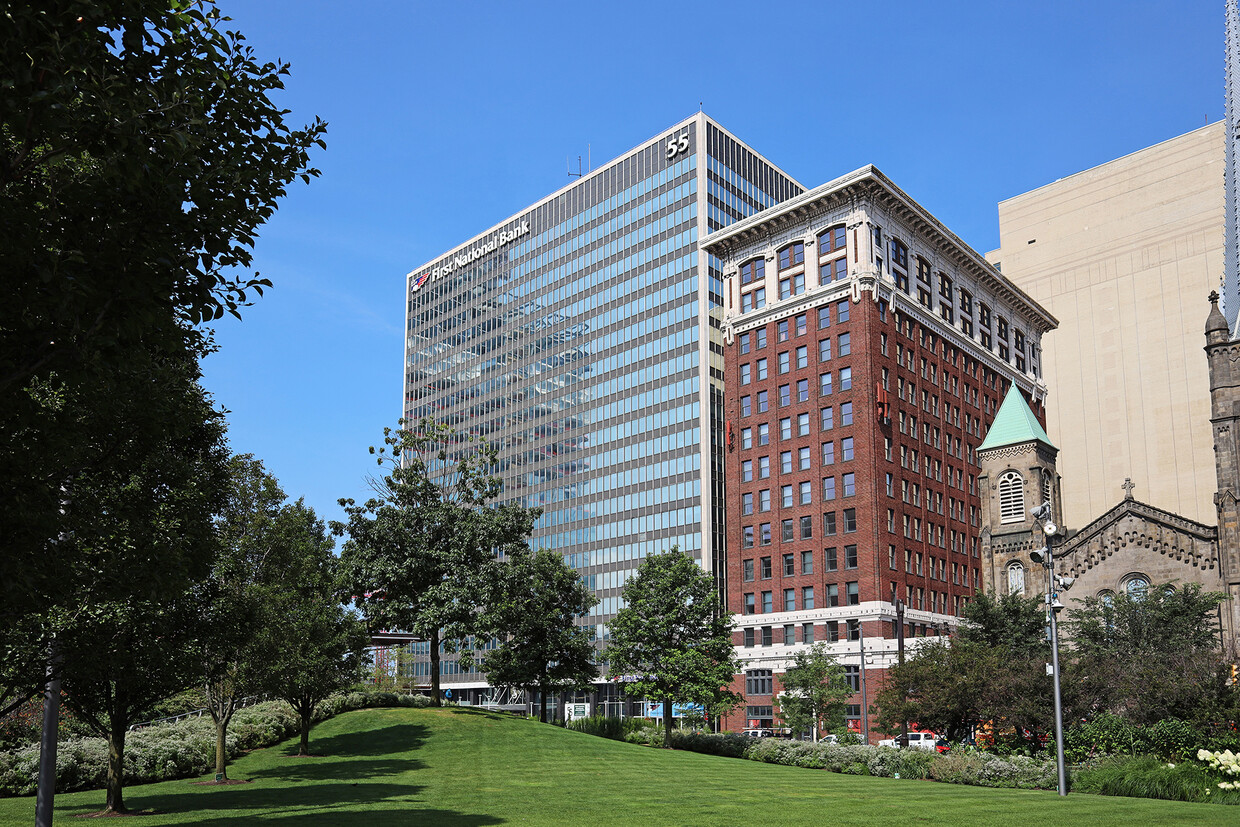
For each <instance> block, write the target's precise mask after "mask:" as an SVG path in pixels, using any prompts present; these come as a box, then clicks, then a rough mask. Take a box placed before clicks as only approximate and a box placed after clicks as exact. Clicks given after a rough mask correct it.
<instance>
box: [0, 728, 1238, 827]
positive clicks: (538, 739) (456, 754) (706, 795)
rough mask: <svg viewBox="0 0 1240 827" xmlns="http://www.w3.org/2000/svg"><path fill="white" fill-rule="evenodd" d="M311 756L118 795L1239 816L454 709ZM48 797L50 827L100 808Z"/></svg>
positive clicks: (653, 818)
mask: <svg viewBox="0 0 1240 827" xmlns="http://www.w3.org/2000/svg"><path fill="white" fill-rule="evenodd" d="M310 746H311V749H312V751H314V752H316V753H318V754H319V757H312V758H294V757H292V756H291V755H290V752H295V751H296V744H295V743H294V744H282V745H280V746H278V747H273V748H271V749H265V750H257V751H255V752H253V753H251V754H250V755H248V756H246V757H245V758H243V759H241V760H239V761H237V762H236V763H235V764H234V765H233V766H232V767H231V769H230V775H231V776H232V777H233V778H246V779H251V780H252V782H253V783H250V784H239V785H233V786H227V787H204V786H196V785H194V784H193V783H191V782H190V781H171V782H165V783H161V784H149V785H145V786H135V787H130V788H128V789H127V790H126V801H127V803H128V805H129V806H130V807H133V808H135V809H137V808H150V809H154V810H156V811H157V814H156V815H152V816H147V817H144V818H141V819H138V820H137V821H136V822H133V823H137V824H139V825H142V826H143V827H146V825H151V826H152V827H153V826H154V825H159V824H198V825H225V824H227V825H236V824H246V823H261V822H267V821H271V822H278V823H280V824H326V825H346V826H347V825H367V827H374V825H384V824H409V825H439V824H446V825H461V826H462V827H474V826H475V825H489V824H571V825H583V826H584V827H596V826H597V825H610V824H615V825H656V824H668V825H688V824H703V825H706V824H710V825H727V827H731V826H732V825H763V824H770V825H780V826H781V827H788V825H799V824H812V825H823V824H831V825H835V824H842V825H846V824H857V825H871V824H901V825H905V824H970V825H972V824H989V825H995V827H1013V825H1019V824H1036V825H1040V827H1045V825H1047V824H1063V825H1067V824H1091V825H1092V824H1121V823H1129V824H1139V825H1140V827H1147V825H1154V824H1176V825H1183V824H1210V825H1219V824H1224V823H1230V824H1240V808H1236V807H1222V806H1218V805H1208V804H1182V803H1178V802H1168V801H1147V800H1142V799H1131V798H1104V797H1098V796H1090V795H1084V794H1073V795H1070V796H1068V798H1067V799H1062V800H1061V799H1060V798H1059V797H1058V796H1056V795H1055V794H1054V793H1053V792H1033V791H1024V790H992V789H984V788H978V787H962V786H956V785H949V784H937V783H934V782H929V781H896V780H890V779H883V778H867V777H859V776H845V775H837V774H835V773H829V772H824V771H821V770H806V769H799V768H796V767H781V766H774V765H769V764H759V763H755V762H750V761H741V760H737V759H729V758H716V757H712V756H705V755H697V754H693V753H683V752H672V751H667V750H655V749H650V748H648V747H640V746H634V745H630V744H622V743H619V742H616V741H608V740H605V739H602V738H596V737H594V736H590V735H584V734H581V733H576V732H568V731H565V730H562V729H559V728H557V727H553V726H548V725H544V724H539V723H537V722H535V721H526V720H518V719H515V718H509V717H507V716H502V715H495V714H490V713H485V712H479V711H474V710H464V709H442V710H431V709H426V710H421V709H370V710H362V711H358V712H350V713H347V714H344V715H340V716H338V717H336V718H333V719H332V720H330V721H327V722H325V723H322V724H320V725H319V726H317V727H316V728H315V729H314V732H313V733H312V735H311V741H310ZM103 798H104V797H103V793H102V792H100V791H95V792H85V793H74V794H71V795H61V796H57V799H56V802H57V807H56V815H57V823H62V824H72V823H77V822H74V821H73V820H72V819H71V816H74V815H79V814H82V813H89V812H92V811H95V810H98V809H99V808H101V807H102V806H103ZM33 821H34V799H33V798H17V799H13V798H9V799H0V825H9V824H14V825H18V824H20V825H27V824H31V823H33Z"/></svg>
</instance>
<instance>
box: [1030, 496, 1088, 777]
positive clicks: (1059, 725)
mask: <svg viewBox="0 0 1240 827" xmlns="http://www.w3.org/2000/svg"><path fill="white" fill-rule="evenodd" d="M1029 513H1030V514H1032V515H1033V517H1034V519H1036V520H1037V521H1038V522H1040V523H1041V524H1042V532H1043V533H1044V534H1045V535H1046V545H1045V546H1043V547H1042V548H1040V549H1035V550H1033V551H1031V552H1029V559H1030V560H1032V561H1033V562H1035V563H1041V564H1042V565H1043V566H1044V567H1045V568H1046V570H1047V574H1048V577H1047V588H1046V620H1047V623H1048V624H1049V627H1050V639H1051V674H1052V675H1053V676H1054V681H1055V768H1056V770H1057V771H1058V773H1059V794H1060V795H1061V796H1065V795H1067V794H1068V774H1067V770H1066V769H1065V768H1064V761H1063V696H1062V694H1061V692H1060V688H1059V621H1058V617H1059V613H1060V612H1062V611H1063V603H1062V602H1060V600H1059V589H1061V588H1062V589H1063V590H1064V591H1067V590H1068V589H1069V588H1071V587H1072V584H1073V583H1075V582H1076V578H1075V577H1059V576H1056V574H1055V551H1054V538H1055V534H1056V533H1058V531H1059V527H1058V526H1056V525H1055V523H1054V522H1052V521H1051V504H1050V503H1048V502H1044V503H1042V504H1041V505H1040V506H1038V507H1037V508H1032V509H1030V510H1029Z"/></svg>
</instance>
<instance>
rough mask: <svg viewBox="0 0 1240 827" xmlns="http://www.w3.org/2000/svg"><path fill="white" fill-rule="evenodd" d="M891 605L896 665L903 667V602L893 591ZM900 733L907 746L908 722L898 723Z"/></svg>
mask: <svg viewBox="0 0 1240 827" xmlns="http://www.w3.org/2000/svg"><path fill="white" fill-rule="evenodd" d="M891 603H892V605H893V606H895V610H896V663H898V664H899V665H900V666H903V665H904V601H903V600H901V599H899V598H898V597H896V593H895V590H894V589H893V590H892V592H891ZM900 733H901V734H902V735H903V736H904V743H905V744H908V721H901V722H900Z"/></svg>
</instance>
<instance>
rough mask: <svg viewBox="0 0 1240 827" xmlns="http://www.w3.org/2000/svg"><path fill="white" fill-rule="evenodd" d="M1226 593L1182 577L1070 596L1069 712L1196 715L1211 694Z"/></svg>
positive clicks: (1137, 718)
mask: <svg viewBox="0 0 1240 827" xmlns="http://www.w3.org/2000/svg"><path fill="white" fill-rule="evenodd" d="M1225 599H1226V595H1224V594H1222V593H1219V592H1206V591H1203V590H1202V589H1201V587H1200V586H1198V585H1196V584H1187V585H1184V586H1182V587H1180V588H1173V587H1171V586H1170V585H1163V586H1150V587H1148V588H1146V589H1143V590H1141V591H1140V592H1138V593H1135V594H1128V593H1121V594H1117V595H1114V596H1113V597H1109V598H1107V599H1103V598H1100V597H1087V598H1085V599H1083V600H1078V601H1076V604H1077V605H1076V606H1074V607H1072V608H1070V609H1069V610H1068V612H1067V618H1066V619H1065V621H1064V624H1063V628H1064V631H1065V637H1066V638H1067V639H1068V645H1069V646H1070V647H1071V656H1072V661H1073V662H1072V664H1071V666H1070V668H1069V669H1068V670H1066V679H1067V680H1069V681H1071V683H1072V684H1073V686H1074V690H1075V693H1076V694H1077V696H1078V697H1077V700H1076V703H1075V704H1074V706H1075V709H1074V714H1075V716H1076V717H1081V718H1088V717H1092V716H1093V715H1096V714H1099V713H1103V712H1111V713H1114V714H1117V715H1120V716H1121V717H1124V718H1126V719H1128V720H1129V721H1131V722H1133V723H1138V724H1153V723H1155V722H1157V721H1158V720H1160V719H1162V718H1170V717H1175V718H1180V719H1182V720H1191V719H1193V718H1194V717H1196V716H1197V715H1198V713H1199V711H1200V710H1201V709H1202V708H1203V707H1207V706H1209V705H1210V704H1211V703H1212V697H1213V696H1216V695H1217V684H1218V680H1217V677H1218V675H1219V672H1220V667H1221V666H1222V662H1223V657H1222V653H1221V652H1220V651H1219V641H1218V605H1219V603H1221V602H1222V601H1223V600H1225Z"/></svg>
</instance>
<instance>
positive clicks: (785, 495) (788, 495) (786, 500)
mask: <svg viewBox="0 0 1240 827" xmlns="http://www.w3.org/2000/svg"><path fill="white" fill-rule="evenodd" d="M779 494H780V498H779V504H780V505H781V506H782V507H783V508H792V486H791V485H782V486H780V488H779Z"/></svg>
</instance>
